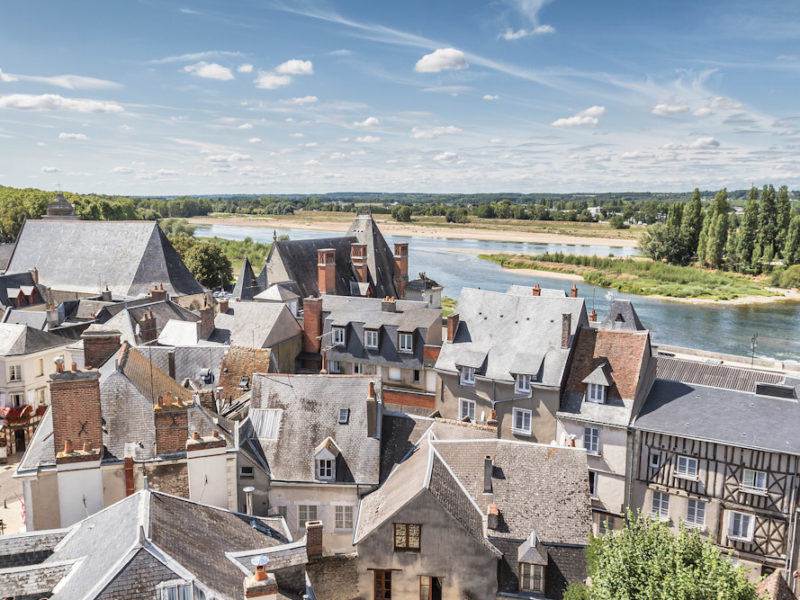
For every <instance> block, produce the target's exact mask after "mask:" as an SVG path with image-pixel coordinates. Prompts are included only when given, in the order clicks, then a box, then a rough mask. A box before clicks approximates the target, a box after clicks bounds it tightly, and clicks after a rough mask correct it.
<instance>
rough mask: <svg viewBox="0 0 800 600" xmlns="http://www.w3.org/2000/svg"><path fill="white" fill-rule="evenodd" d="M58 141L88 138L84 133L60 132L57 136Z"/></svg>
mask: <svg viewBox="0 0 800 600" xmlns="http://www.w3.org/2000/svg"><path fill="white" fill-rule="evenodd" d="M58 139H60V140H88V139H89V137H88V136H87V135H86V134H85V133H66V132H64V131H62V132H61V133H59V134H58Z"/></svg>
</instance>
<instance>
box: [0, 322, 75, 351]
mask: <svg viewBox="0 0 800 600" xmlns="http://www.w3.org/2000/svg"><path fill="white" fill-rule="evenodd" d="M68 343H69V340H67V339H65V338H63V337H61V336H59V335H55V334H53V333H49V332H47V331H40V330H38V329H34V328H33V327H28V326H27V325H18V324H14V323H0V356H19V355H24V354H33V353H34V352H40V351H42V350H47V349H49V348H57V347H59V346H66V345H67V344H68Z"/></svg>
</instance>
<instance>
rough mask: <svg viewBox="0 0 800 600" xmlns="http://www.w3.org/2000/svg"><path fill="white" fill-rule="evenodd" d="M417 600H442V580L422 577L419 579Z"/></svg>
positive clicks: (426, 576)
mask: <svg viewBox="0 0 800 600" xmlns="http://www.w3.org/2000/svg"><path fill="white" fill-rule="evenodd" d="M419 600H442V580H441V578H439V577H430V576H428V575H422V576H421V577H420V578H419Z"/></svg>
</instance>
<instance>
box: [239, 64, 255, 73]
mask: <svg viewBox="0 0 800 600" xmlns="http://www.w3.org/2000/svg"><path fill="white" fill-rule="evenodd" d="M236 71H237V72H239V73H252V72H253V65H251V64H250V63H245V64H243V65H239V67H238V68H237V69H236Z"/></svg>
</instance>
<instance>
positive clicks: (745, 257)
mask: <svg viewBox="0 0 800 600" xmlns="http://www.w3.org/2000/svg"><path fill="white" fill-rule="evenodd" d="M757 238H758V188H757V187H756V186H753V187H751V188H750V193H748V194H747V202H746V203H745V205H744V215H743V217H742V224H741V226H740V227H739V251H738V254H739V267H740V268H739V269H738V270H739V271H749V270H750V261H751V260H752V258H753V249H754V248H755V246H756V239H757Z"/></svg>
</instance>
